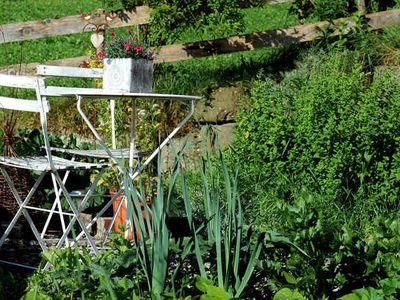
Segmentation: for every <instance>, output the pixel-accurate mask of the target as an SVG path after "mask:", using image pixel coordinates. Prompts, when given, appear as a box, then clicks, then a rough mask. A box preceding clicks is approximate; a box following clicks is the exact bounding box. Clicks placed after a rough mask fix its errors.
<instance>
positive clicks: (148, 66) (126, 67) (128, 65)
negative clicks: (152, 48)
mask: <svg viewBox="0 0 400 300" xmlns="http://www.w3.org/2000/svg"><path fill="white" fill-rule="evenodd" d="M103 68H104V73H103V88H104V89H112V90H120V91H126V92H131V93H151V92H152V86H153V62H152V61H151V60H146V59H132V58H111V59H105V60H104V66H103Z"/></svg>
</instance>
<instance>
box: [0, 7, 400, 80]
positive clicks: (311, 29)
mask: <svg viewBox="0 0 400 300" xmlns="http://www.w3.org/2000/svg"><path fill="white" fill-rule="evenodd" d="M366 18H367V21H368V24H369V26H370V27H371V29H373V30H377V29H382V28H384V27H386V26H391V25H399V24H400V10H390V11H384V12H378V13H373V14H369V15H366ZM340 22H346V23H347V29H348V30H351V29H352V28H353V27H354V21H352V20H351V19H350V18H349V19H341V20H336V21H334V22H333V23H334V24H336V25H338V24H339V23H340ZM326 26H332V25H331V24H330V23H328V22H319V23H315V24H308V25H300V26H295V27H291V28H287V29H277V30H271V31H266V32H256V33H249V34H246V35H238V36H233V37H230V38H227V39H217V40H210V41H201V42H195V43H186V44H176V45H168V46H163V47H161V49H160V51H159V54H158V56H157V58H156V60H155V63H163V62H174V61H181V60H187V59H192V58H198V57H205V56H211V55H218V54H226V53H232V52H239V51H248V50H255V49H260V48H266V47H276V46H279V45H287V44H291V43H302V42H309V41H312V40H313V39H315V38H317V37H320V36H321V28H324V27H326ZM338 33H339V32H336V33H333V34H334V35H335V34H338ZM84 59H85V57H77V58H68V59H63V60H57V61H52V62H47V64H51V65H57V66H79V65H80V64H81V63H82V61H83V60H84ZM36 66H37V63H32V64H27V65H23V66H22V67H21V70H22V72H21V73H23V74H34V73H35V68H36ZM18 69H19V66H10V67H6V68H2V69H0V72H4V73H15V70H18Z"/></svg>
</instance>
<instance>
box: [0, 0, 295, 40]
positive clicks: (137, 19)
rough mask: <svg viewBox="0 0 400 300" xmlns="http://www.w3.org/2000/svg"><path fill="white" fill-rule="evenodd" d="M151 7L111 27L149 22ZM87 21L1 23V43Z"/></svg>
mask: <svg viewBox="0 0 400 300" xmlns="http://www.w3.org/2000/svg"><path fill="white" fill-rule="evenodd" d="M290 1H291V0H266V3H268V4H279V3H284V2H290ZM150 14H151V8H150V7H148V6H138V7H136V8H135V9H134V10H132V11H124V12H123V14H121V15H123V17H122V18H119V17H115V18H114V20H113V21H111V23H109V25H110V27H111V28H115V27H124V26H134V25H140V24H148V23H149V21H150ZM87 23H88V22H87V21H86V20H84V19H82V18H81V17H80V16H68V17H62V18H59V19H46V20H40V21H30V22H24V23H15V24H0V44H3V43H11V42H17V41H26V40H34V39H40V38H44V37H49V36H59V35H66V34H72V33H80V32H82V30H83V28H84V27H85V25H87Z"/></svg>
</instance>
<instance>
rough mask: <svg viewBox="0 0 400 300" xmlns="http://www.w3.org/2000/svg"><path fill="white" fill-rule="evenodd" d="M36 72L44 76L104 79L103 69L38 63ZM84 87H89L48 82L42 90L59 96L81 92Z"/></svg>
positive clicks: (44, 92) (47, 93) (49, 94)
mask: <svg viewBox="0 0 400 300" xmlns="http://www.w3.org/2000/svg"><path fill="white" fill-rule="evenodd" d="M36 74H37V75H38V76H42V77H43V78H49V77H57V78H81V79H87V78H92V79H102V78H103V69H98V68H79V67H61V66H47V65H38V66H37V67H36ZM82 89H87V88H78V87H68V86H54V85H49V84H46V86H45V87H44V88H43V89H42V90H41V94H42V95H44V96H55V97H57V96H61V95H62V94H64V93H79V91H80V90H82Z"/></svg>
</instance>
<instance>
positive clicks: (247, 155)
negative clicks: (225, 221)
mask: <svg viewBox="0 0 400 300" xmlns="http://www.w3.org/2000/svg"><path fill="white" fill-rule="evenodd" d="M399 87H400V86H399V83H398V81H396V79H395V77H394V76H393V74H392V73H391V72H390V71H383V72H380V73H379V74H375V75H374V74H371V73H369V72H367V71H366V68H364V64H363V59H362V58H361V57H360V55H358V54H357V52H351V51H345V52H344V53H334V54H331V55H325V56H323V57H322V59H316V57H315V56H314V57H309V58H308V62H307V63H305V64H304V65H303V66H301V67H300V69H299V70H298V71H294V72H292V73H289V74H287V75H285V77H284V79H283V80H282V82H281V83H279V84H275V83H274V82H273V81H272V80H270V79H264V80H260V81H258V82H257V83H256V84H255V86H254V88H253V89H252V91H251V103H250V107H249V108H248V109H247V110H246V112H245V113H244V114H242V115H241V116H239V119H238V126H237V134H236V141H235V151H236V152H237V154H238V157H239V161H240V162H241V164H242V170H245V171H244V172H242V173H243V174H244V175H246V176H242V180H243V182H246V183H245V185H244V186H246V185H248V186H249V184H250V183H254V182H256V183H260V182H266V181H268V182H270V183H271V182H272V183H273V184H270V186H272V187H273V190H271V191H269V193H271V195H275V196H279V197H281V198H287V193H288V191H289V190H290V188H291V186H292V185H297V186H305V187H307V188H308V189H310V191H312V192H319V193H321V194H323V195H326V201H327V203H328V202H329V201H334V202H335V205H338V206H339V207H340V208H342V209H349V208H351V211H354V212H355V214H356V215H360V214H359V211H360V210H366V211H367V212H368V211H369V213H373V212H376V210H377V208H376V207H375V206H374V204H377V203H378V201H379V204H380V205H379V206H380V208H383V209H384V210H390V209H391V208H395V207H397V199H398V195H399V182H398V178H399V176H400V175H399V174H400V165H399V162H400V161H399V154H400V152H399V149H398V144H399V138H398V132H399V129H400V120H399V119H398V117H397V116H398V115H399V112H400V92H399ZM260 179H262V181H261V180H260ZM247 192H250V194H251V190H250V189H248V191H247ZM346 211H347V210H346ZM361 215H362V214H361ZM361 215H360V216H361ZM261 222H264V221H263V220H261Z"/></svg>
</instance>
